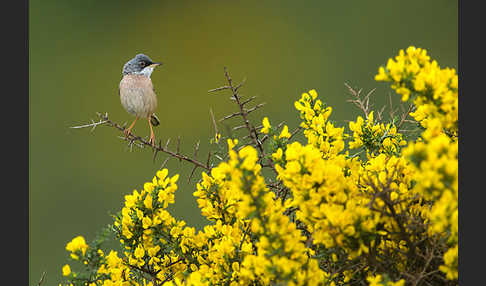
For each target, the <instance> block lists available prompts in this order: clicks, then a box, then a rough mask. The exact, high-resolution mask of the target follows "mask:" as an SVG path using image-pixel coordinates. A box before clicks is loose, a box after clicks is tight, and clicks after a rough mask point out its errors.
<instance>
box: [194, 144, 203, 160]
mask: <svg viewBox="0 0 486 286" xmlns="http://www.w3.org/2000/svg"><path fill="white" fill-rule="evenodd" d="M200 142H201V141H199V140H198V141H197V143H196V146H195V147H194V156H193V157H194V159H197V152H198V151H199V143H200Z"/></svg>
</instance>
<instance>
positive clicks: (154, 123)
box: [150, 113, 160, 126]
mask: <svg viewBox="0 0 486 286" xmlns="http://www.w3.org/2000/svg"><path fill="white" fill-rule="evenodd" d="M150 123H152V126H157V125H159V124H160V120H159V118H158V117H157V115H155V113H154V114H152V115H151V116H150Z"/></svg>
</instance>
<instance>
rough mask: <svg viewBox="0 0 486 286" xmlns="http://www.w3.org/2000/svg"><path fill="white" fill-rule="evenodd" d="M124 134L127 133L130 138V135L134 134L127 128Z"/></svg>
mask: <svg viewBox="0 0 486 286" xmlns="http://www.w3.org/2000/svg"><path fill="white" fill-rule="evenodd" d="M123 134H125V138H128V137H129V136H130V135H132V132H131V131H130V129H125V130H124V131H123Z"/></svg>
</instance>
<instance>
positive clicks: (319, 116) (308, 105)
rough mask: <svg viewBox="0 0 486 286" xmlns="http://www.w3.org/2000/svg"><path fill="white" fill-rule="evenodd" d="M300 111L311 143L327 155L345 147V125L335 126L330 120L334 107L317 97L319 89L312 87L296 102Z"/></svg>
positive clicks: (303, 125) (296, 106)
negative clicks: (326, 104)
mask: <svg viewBox="0 0 486 286" xmlns="http://www.w3.org/2000/svg"><path fill="white" fill-rule="evenodd" d="M294 106H295V108H296V109H297V110H298V111H299V112H300V118H301V119H302V123H301V124H300V126H301V127H302V128H304V135H305V137H306V138H307V141H308V142H309V144H312V145H313V146H315V147H317V148H318V149H319V150H321V151H322V153H323V154H324V155H325V156H330V157H332V156H334V155H336V154H338V153H339V152H341V151H342V150H343V149H344V140H343V139H344V138H343V132H344V128H343V127H340V128H339V127H334V124H333V123H331V122H330V121H328V118H329V116H330V115H331V113H332V107H330V106H325V104H324V103H323V102H322V101H321V100H320V99H317V91H316V90H314V89H312V90H310V91H309V93H306V92H304V93H303V94H302V97H301V98H300V99H299V100H298V101H296V102H295V103H294Z"/></svg>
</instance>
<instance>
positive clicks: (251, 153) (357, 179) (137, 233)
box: [62, 47, 458, 285]
mask: <svg viewBox="0 0 486 286" xmlns="http://www.w3.org/2000/svg"><path fill="white" fill-rule="evenodd" d="M226 77H227V80H228V85H226V86H223V87H221V88H218V89H215V90H213V91H224V90H228V91H230V92H231V93H232V98H233V99H234V100H235V101H236V103H237V104H238V106H239V108H240V111H239V112H237V113H235V114H232V115H229V116H227V117H225V118H226V119H229V118H232V117H240V118H242V119H243V125H242V126H239V127H235V128H234V129H235V130H246V131H247V135H246V136H240V138H237V137H238V136H235V137H233V138H227V137H225V136H223V135H222V134H220V133H219V132H217V133H216V135H215V136H214V138H213V139H212V140H211V143H212V145H211V146H214V147H215V148H214V150H213V151H212V152H213V153H212V154H213V157H212V158H217V159H215V160H217V161H213V162H212V163H211V164H210V157H208V163H207V164H206V165H201V164H199V165H195V167H201V166H207V168H206V170H205V171H203V172H202V174H201V178H200V180H199V181H198V182H197V184H196V186H195V191H194V197H195V198H196V200H197V204H198V206H199V208H200V210H201V214H202V215H203V216H204V217H206V218H207V220H208V221H209V222H210V223H209V224H208V225H206V226H205V227H204V228H203V229H202V230H199V231H197V230H196V229H195V228H194V227H191V226H188V225H186V223H185V222H184V221H182V220H177V219H175V218H174V217H173V216H172V214H171V213H170V212H169V211H168V210H167V207H168V205H169V204H173V203H175V201H176V200H175V198H176V191H177V190H178V185H177V181H178V178H179V175H178V174H173V173H172V172H169V170H167V169H165V168H164V169H162V170H160V171H158V172H157V173H156V174H155V176H154V178H153V180H152V181H150V182H146V183H145V184H144V185H143V188H141V189H140V190H134V191H133V193H131V194H127V195H125V203H124V206H123V207H122V209H121V211H120V212H119V213H117V214H116V215H115V216H114V221H113V223H112V224H111V225H109V226H108V227H107V228H106V229H105V230H104V231H103V232H102V233H101V234H100V235H99V236H98V237H97V238H96V239H95V240H93V241H92V242H90V243H87V242H86V241H85V239H84V238H83V237H82V236H78V237H76V238H74V239H73V240H72V241H71V242H69V243H68V244H67V246H66V250H67V251H69V252H70V257H71V259H72V260H73V262H78V265H77V266H76V267H74V265H73V268H75V269H76V271H74V270H72V269H71V266H70V265H69V264H66V265H65V266H64V267H63V269H62V273H63V276H65V279H66V281H65V283H66V284H72V285H457V284H458V282H457V279H458V271H457V267H458V221H457V219H458V204H457V202H458V161H457V160H458V154H457V151H458V125H457V120H458V101H457V100H458V78H457V74H456V72H455V70H453V69H448V68H445V69H441V68H440V67H439V65H438V64H437V62H436V61H432V60H431V59H430V57H429V56H428V55H427V52H426V51H425V50H424V49H420V48H414V47H409V48H408V49H406V51H403V50H401V51H400V52H399V54H398V55H397V56H396V57H394V58H392V59H390V60H389V61H388V63H387V64H386V66H385V67H380V68H379V70H378V74H377V75H376V77H375V79H376V80H377V81H383V82H388V83H390V84H391V88H392V89H394V90H395V91H396V93H397V94H399V95H401V101H402V104H408V106H409V107H408V110H407V109H406V108H405V109H404V110H403V113H402V114H400V115H397V114H396V113H395V111H396V110H393V108H392V107H391V106H390V108H391V109H390V118H388V119H385V118H384V115H383V114H384V113H383V109H382V110H371V108H370V105H369V95H370V94H368V95H367V96H364V97H363V96H361V95H360V92H356V91H354V90H352V89H351V88H350V90H351V91H352V92H354V95H355V98H354V99H353V100H352V102H353V103H355V104H356V105H357V106H359V107H360V108H361V109H362V111H363V113H364V114H363V117H362V116H359V117H357V118H356V119H355V120H354V121H350V122H349V126H348V127H349V128H348V129H347V128H345V127H343V126H336V124H335V123H333V122H332V121H331V120H330V118H331V116H332V107H331V106H327V105H326V104H325V103H324V102H323V101H322V99H321V98H320V96H319V95H318V93H317V91H315V90H310V91H309V92H306V93H304V94H302V96H301V98H300V99H298V100H297V101H296V102H295V103H294V105H295V108H296V110H297V112H298V115H300V118H301V120H302V121H301V124H300V126H299V127H297V128H296V129H295V130H293V131H292V132H290V131H289V127H288V126H287V125H283V124H279V125H275V124H272V122H271V120H270V119H269V118H267V117H265V118H263V120H261V122H262V124H261V126H254V125H253V124H252V123H251V122H250V120H249V119H248V115H249V113H250V112H251V111H253V110H255V109H256V107H259V106H260V105H257V106H256V107H254V108H253V109H252V108H250V109H247V108H246V107H245V105H246V104H248V102H250V101H251V100H252V99H253V98H250V99H247V100H243V98H242V97H241V96H240V95H239V93H238V90H239V88H240V87H241V86H242V84H240V85H237V86H235V85H233V83H232V80H231V78H230V77H229V74H228V73H227V72H226ZM405 126H408V127H415V129H416V134H415V135H413V134H411V133H410V132H409V131H410V130H406V129H404V127H405ZM301 131H303V135H304V138H305V139H304V142H298V141H297V140H296V136H294V135H295V134H297V133H298V132H301ZM142 142H143V141H142ZM159 148H161V147H160V144H159ZM160 150H162V151H164V149H163V148H161V149H160ZM172 155H174V154H172ZM213 163H214V166H213ZM263 169H267V170H268V172H263ZM263 173H265V176H264V175H263ZM110 237H113V238H114V239H115V241H116V242H119V246H120V247H119V249H117V250H114V249H103V248H102V246H103V242H104V241H105V240H107V239H109V238H110Z"/></svg>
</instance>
